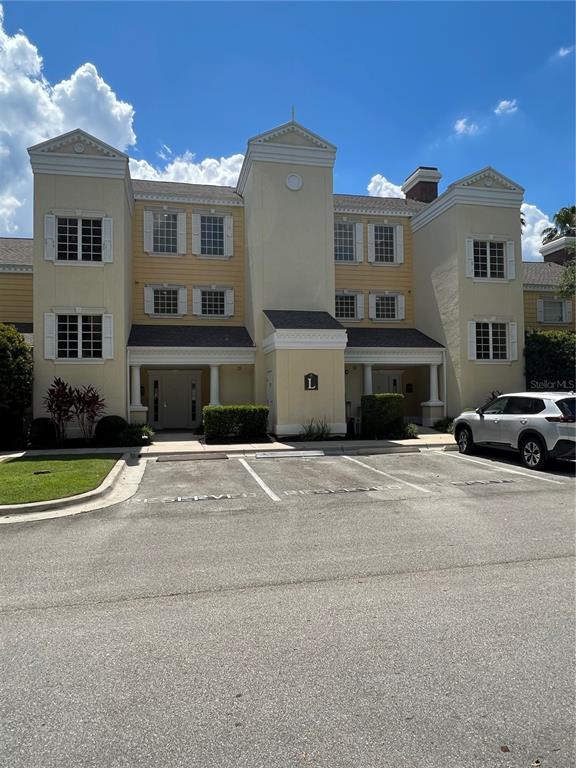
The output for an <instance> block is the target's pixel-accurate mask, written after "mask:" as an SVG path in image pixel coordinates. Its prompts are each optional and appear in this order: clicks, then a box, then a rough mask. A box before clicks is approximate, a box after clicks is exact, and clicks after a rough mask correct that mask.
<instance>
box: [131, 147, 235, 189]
mask: <svg viewBox="0 0 576 768" xmlns="http://www.w3.org/2000/svg"><path fill="white" fill-rule="evenodd" d="M159 156H160V157H161V158H162V159H163V160H165V161H166V160H168V158H167V157H163V156H162V155H161V154H160V153H159ZM243 160H244V155H241V154H238V155H230V157H221V158H220V159H219V160H216V159H214V158H210V157H207V158H205V159H204V160H200V161H199V162H196V159H195V155H194V154H193V153H192V152H188V151H187V152H184V153H183V154H182V155H176V156H174V157H172V158H170V159H169V160H168V162H165V164H164V166H163V167H162V168H160V167H158V166H155V165H152V164H151V163H149V162H148V161H147V160H135V159H134V158H132V159H131V160H130V173H131V174H132V177H133V178H134V179H152V180H153V181H180V182H186V183H189V184H219V185H220V184H224V185H227V186H234V185H235V184H236V181H237V180H238V174H239V173H240V168H241V167H242V161H243Z"/></svg>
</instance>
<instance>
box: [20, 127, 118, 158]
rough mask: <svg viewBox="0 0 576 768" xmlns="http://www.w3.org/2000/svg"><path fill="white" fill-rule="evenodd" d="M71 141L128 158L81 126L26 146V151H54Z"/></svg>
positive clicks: (103, 152) (113, 155)
mask: <svg viewBox="0 0 576 768" xmlns="http://www.w3.org/2000/svg"><path fill="white" fill-rule="evenodd" d="M72 143H77V144H79V145H80V144H82V145H86V146H89V147H92V148H94V149H98V150H100V151H101V152H102V154H103V155H105V156H107V157H122V158H124V159H125V160H128V155H125V154H124V152H120V150H119V149H116V148H115V147H112V146H111V145H110V144H106V142H104V141H101V140H100V139H98V138H96V136H92V134H90V133H86V131H83V130H82V129H81V128H75V129H74V130H73V131H68V133H62V134H61V135H60V136H55V137H54V138H53V139H48V140H47V141H42V142H40V144H34V146H32V147H29V148H28V152H29V153H30V154H39V153H41V154H46V153H49V152H56V151H57V150H58V149H60V148H61V147H64V146H66V145H68V144H72ZM76 154H82V150H80V151H78V152H76Z"/></svg>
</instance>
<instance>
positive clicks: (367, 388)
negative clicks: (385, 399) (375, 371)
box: [363, 363, 372, 395]
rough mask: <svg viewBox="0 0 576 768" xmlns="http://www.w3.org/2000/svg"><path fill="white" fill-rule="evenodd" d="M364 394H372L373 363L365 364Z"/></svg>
mask: <svg viewBox="0 0 576 768" xmlns="http://www.w3.org/2000/svg"><path fill="white" fill-rule="evenodd" d="M363 394H365V395H371V394H372V363H364V388H363Z"/></svg>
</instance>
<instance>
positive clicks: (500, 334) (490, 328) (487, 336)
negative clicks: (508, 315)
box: [476, 322, 508, 360]
mask: <svg viewBox="0 0 576 768" xmlns="http://www.w3.org/2000/svg"><path fill="white" fill-rule="evenodd" d="M507 359H508V335H507V332H506V323H485V322H482V323H476V360H507Z"/></svg>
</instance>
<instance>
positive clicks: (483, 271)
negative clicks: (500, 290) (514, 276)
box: [474, 240, 506, 278]
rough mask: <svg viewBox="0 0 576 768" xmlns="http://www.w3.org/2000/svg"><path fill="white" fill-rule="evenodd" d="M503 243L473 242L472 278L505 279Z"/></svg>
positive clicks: (489, 241) (490, 241)
mask: <svg viewBox="0 0 576 768" xmlns="http://www.w3.org/2000/svg"><path fill="white" fill-rule="evenodd" d="M504 245H505V244H504V243H503V242H495V241H492V240H474V277H492V278H504V277H506V267H505V256H504Z"/></svg>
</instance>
